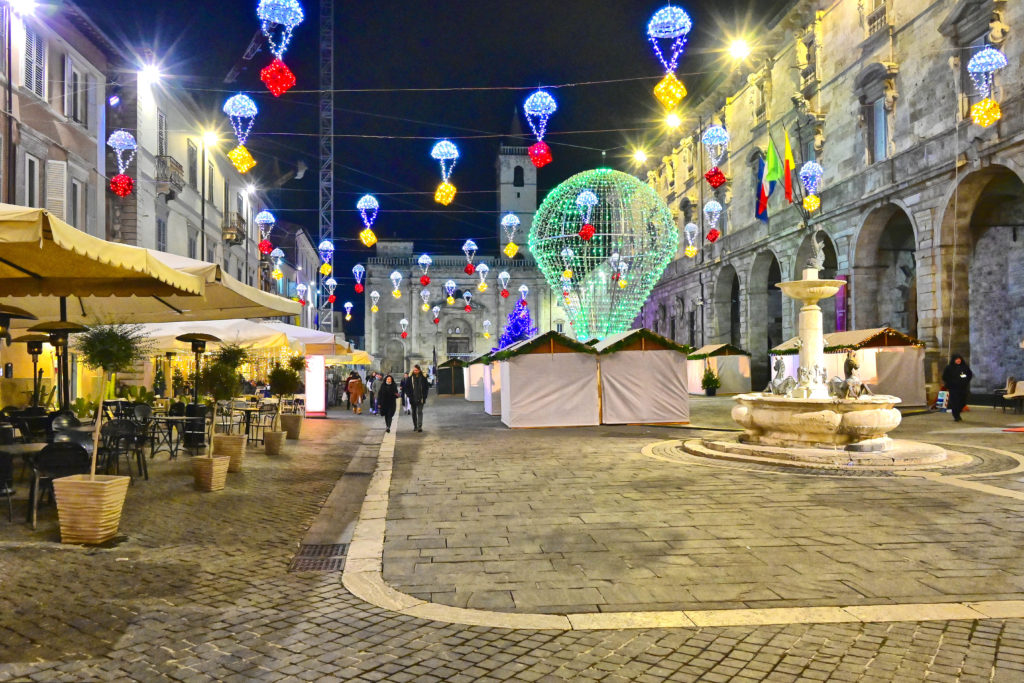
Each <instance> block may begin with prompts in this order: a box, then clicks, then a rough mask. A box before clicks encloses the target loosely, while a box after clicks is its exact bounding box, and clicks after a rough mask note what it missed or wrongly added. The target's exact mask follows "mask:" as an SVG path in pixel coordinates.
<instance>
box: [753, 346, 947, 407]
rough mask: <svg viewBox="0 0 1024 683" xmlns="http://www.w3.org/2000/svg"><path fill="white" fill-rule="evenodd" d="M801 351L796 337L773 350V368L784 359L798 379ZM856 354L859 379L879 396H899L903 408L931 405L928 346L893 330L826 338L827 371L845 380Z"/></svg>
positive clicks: (787, 370) (787, 367) (789, 372)
mask: <svg viewBox="0 0 1024 683" xmlns="http://www.w3.org/2000/svg"><path fill="white" fill-rule="evenodd" d="M799 351H800V349H799V347H798V346H797V338H796V337H794V338H792V339H790V340H788V341H786V342H784V343H782V344H779V345H778V346H776V347H775V348H774V349H772V350H771V362H772V367H774V365H775V359H776V358H781V359H782V361H783V363H785V365H786V374H787V376H789V377H793V378H794V379H795V378H796V371H797V366H798V364H799ZM848 351H853V352H854V358H855V359H856V361H857V364H858V365H859V366H860V367H859V368H858V369H857V376H858V377H860V379H861V381H862V382H864V383H865V384H867V385H868V388H869V389H871V391H872V392H874V393H876V394H887V395H889V396H898V397H899V398H900V399H901V400H902V401H903V402H902V404H901V406H903V407H907V406H923V405H927V401H926V397H925V385H924V342H922V341H921V340H920V339H916V338H914V337H911V336H910V335H907V334H904V333H902V332H900V331H898V330H895V329H893V328H891V327H875V328H871V329H867V330H849V331H846V332H831V333H829V334H826V335H825V364H826V368H825V371H826V373H827V374H828V377H829V379H831V378H833V377H843V376H844V372H843V364H844V363H845V361H846V353H847V352H848Z"/></svg>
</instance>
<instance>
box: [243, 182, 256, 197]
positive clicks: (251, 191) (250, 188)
mask: <svg viewBox="0 0 1024 683" xmlns="http://www.w3.org/2000/svg"><path fill="white" fill-rule="evenodd" d="M245 192H246V194H248V195H249V196H250V197H252V196H253V195H255V194H256V186H255V185H253V184H252V183H249V184H248V185H247V186H246V187H245Z"/></svg>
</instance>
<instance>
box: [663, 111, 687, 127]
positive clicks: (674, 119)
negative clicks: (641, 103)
mask: <svg viewBox="0 0 1024 683" xmlns="http://www.w3.org/2000/svg"><path fill="white" fill-rule="evenodd" d="M665 125H666V126H668V127H669V128H671V129H672V130H675V129H676V128H679V126H681V125H683V120H682V119H681V118H679V114H677V113H675V112H670V113H669V115H668V116H666V117H665Z"/></svg>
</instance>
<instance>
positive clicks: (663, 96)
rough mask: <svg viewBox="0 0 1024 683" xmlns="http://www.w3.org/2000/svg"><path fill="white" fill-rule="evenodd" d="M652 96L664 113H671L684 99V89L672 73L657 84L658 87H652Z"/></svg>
mask: <svg viewBox="0 0 1024 683" xmlns="http://www.w3.org/2000/svg"><path fill="white" fill-rule="evenodd" d="M654 96H655V97H656V98H658V101H659V102H661V106H663V107H665V110H666V111H672V110H673V109H675V108H676V105H677V104H679V102H680V101H681V100H682V99H683V98H684V97H686V87H685V86H684V85H683V84H682V83H681V82H680V80H679V79H678V78H676V75H675V74H674V73H669V74H666V75H665V78H663V79H661V81H659V82H658V85H656V86H654Z"/></svg>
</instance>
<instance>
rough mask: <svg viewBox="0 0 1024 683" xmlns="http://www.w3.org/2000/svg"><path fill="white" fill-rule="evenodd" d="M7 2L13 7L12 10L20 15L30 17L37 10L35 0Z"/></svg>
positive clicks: (9, 0) (10, 0)
mask: <svg viewBox="0 0 1024 683" xmlns="http://www.w3.org/2000/svg"><path fill="white" fill-rule="evenodd" d="M7 4H8V6H9V7H10V8H11V12H13V13H14V14H16V15H18V16H19V17H30V16H32V15H33V14H35V11H36V2H35V0H8V2H7Z"/></svg>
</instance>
